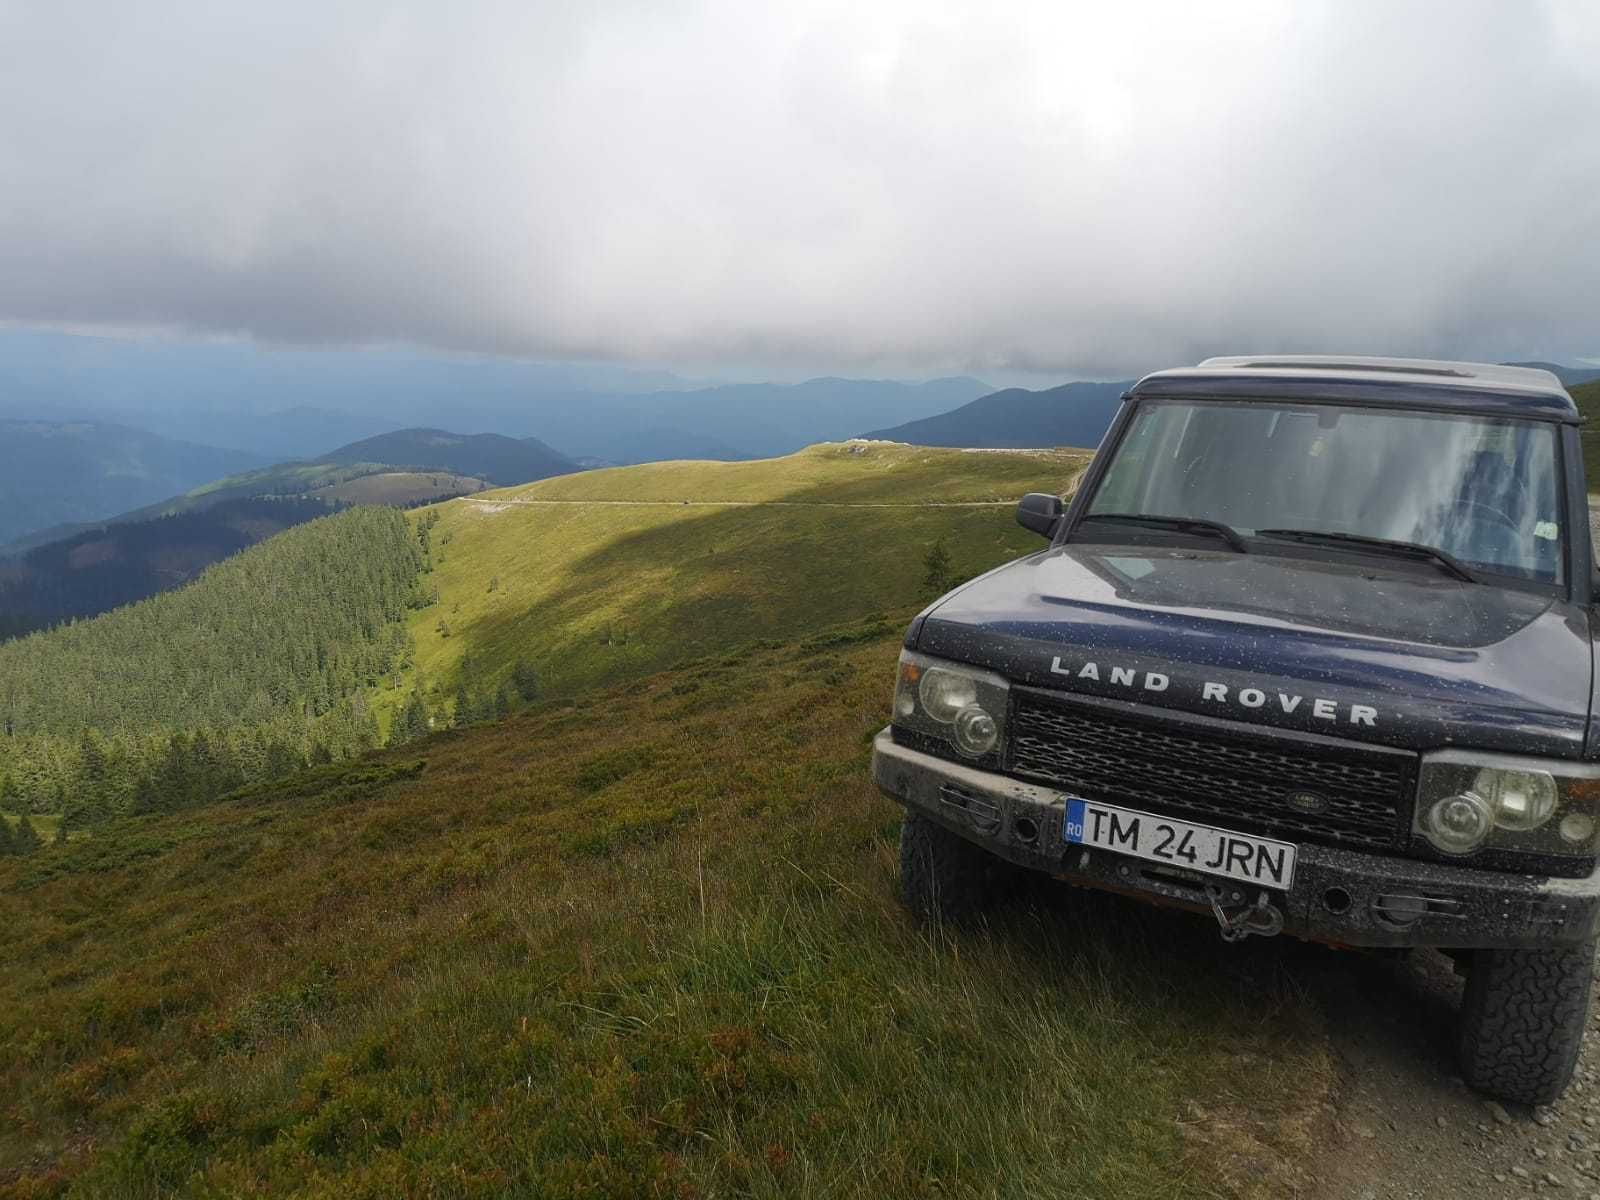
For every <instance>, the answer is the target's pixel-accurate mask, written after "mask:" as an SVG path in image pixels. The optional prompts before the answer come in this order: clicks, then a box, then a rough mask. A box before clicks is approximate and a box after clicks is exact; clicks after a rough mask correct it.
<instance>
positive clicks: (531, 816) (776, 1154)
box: [0, 613, 1332, 1200]
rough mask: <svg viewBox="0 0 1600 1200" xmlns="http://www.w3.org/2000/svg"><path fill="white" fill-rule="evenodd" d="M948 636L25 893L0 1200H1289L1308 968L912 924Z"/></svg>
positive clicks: (881, 646) (701, 694)
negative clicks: (912, 808)
mask: <svg viewBox="0 0 1600 1200" xmlns="http://www.w3.org/2000/svg"><path fill="white" fill-rule="evenodd" d="M905 615H906V614H905V613H899V614H896V615H895V617H894V619H893V620H891V621H887V622H884V623H883V624H882V625H880V626H876V627H874V626H868V627H865V628H863V627H857V628H854V629H850V630H846V631H844V632H843V635H842V636H836V637H827V636H824V637H818V638H815V639H813V640H812V641H811V642H810V643H809V644H797V645H780V646H770V647H767V648H762V649H751V650H746V651H743V652H739V653H736V654H730V655H724V656H722V657H720V658H717V659H712V660H705V661H701V662H699V663H696V664H692V665H689V666H686V667H684V668H682V669H680V670H678V671H676V672H672V673H667V674H663V675H659V676H656V677H652V678H650V679H648V680H646V681H644V682H642V683H634V684H629V685H626V686H622V687H618V688H616V689H614V690H612V691H609V692H602V693H589V694H586V695H585V696H584V697H582V698H580V699H578V700H577V701H574V702H553V703H550V704H546V705H544V706H542V707H541V708H540V709H539V710H538V711H535V712H533V713H530V714H527V715H524V716H520V717H518V718H515V719H513V720H511V721H508V722H505V723H502V724H499V725H494V726H482V727H476V728H472V729H468V730H464V731H457V732H453V733H450V734H445V735H440V736H436V737H434V738H432V739H429V740H428V741H425V742H423V743H421V744H414V745H412V746H408V747H407V748H406V753H405V754H404V755H398V754H397V755H391V756H388V757H380V758H378V759H375V760H372V761H370V762H367V763H364V764H360V765H357V766H353V767H351V766H346V767H337V768H324V769H322V770H320V771H317V772H312V773H309V774H307V775H305V776H301V777H298V778H296V779H293V780H290V781H287V782H285V783H283V784H280V785H273V786H270V787H262V788H257V789H254V790H252V791H251V792H249V793H248V794H241V795H239V796H237V797H234V798H232V799H229V800H227V801H225V802H223V803H220V804H218V805H215V806H212V807H209V808H206V809H202V810H197V811H195V812H191V813H188V814H184V815H181V816H175V817H167V818H151V819H147V820H144V821H142V822H133V823H130V824H129V827H128V828H126V829H122V830H116V831H113V833H114V836H113V835H107V836H105V837H97V838H96V839H94V840H92V841H83V842H75V843H73V844H71V845H69V846H67V847H63V848H58V849H52V850H50V851H48V852H47V853H46V854H44V855H43V856H41V857H39V858H38V859H35V860H26V861H22V862H18V861H15V860H7V861H5V862H4V863H3V864H0V928H3V929H5V930H6V935H5V936H6V959H7V971H6V972H5V973H4V975H3V976H0V1047H3V1049H0V1097H3V1098H4V1110H3V1111H4V1113H5V1115H6V1120H5V1122H4V1124H3V1125H0V1196H4V1197H7V1198H8V1200H9V1198H18V1197H24V1196H27V1197H36V1196H63V1195H72V1196H86V1197H119V1198H120V1197H155V1196H170V1195H181V1196H232V1195H245V1194H263V1195H267V1194H270V1195H285V1194H294V1195H303V1196H328V1197H332V1196H339V1197H351V1196H356V1197H360V1196H371V1197H378V1196H383V1197H394V1196H463V1197H468V1196H470V1197H479V1196H482V1197H513V1196H515V1197H522V1196H541V1195H551V1196H567V1195H588V1196H619V1197H620V1196H674V1197H677V1196H706V1197H710V1196H759V1197H765V1196H772V1197H777V1196H785V1197H788V1196H817V1197H822V1196H872V1197H908V1198H909V1197H926V1196H933V1195H950V1196H995V1197H1010V1196H1017V1197H1021V1196H1082V1197H1179V1196H1182V1197H1207V1196H1229V1195H1240V1194H1251V1193H1252V1192H1254V1193H1255V1194H1261V1195H1267V1194H1277V1191H1276V1189H1278V1188H1279V1187H1281V1186H1282V1185H1283V1183H1284V1181H1285V1180H1286V1179H1289V1178H1290V1177H1291V1176H1292V1170H1293V1168H1292V1162H1293V1160H1294V1159H1295V1158H1296V1157H1297V1156H1298V1155H1300V1154H1301V1153H1303V1151H1304V1149H1305V1147H1306V1144H1307V1136H1308V1135H1307V1132H1306V1131H1307V1129H1308V1127H1309V1117H1310V1115H1311V1114H1314V1113H1315V1112H1316V1111H1318V1108H1317V1106H1318V1105H1319V1104H1321V1103H1322V1102H1323V1100H1324V1099H1325V1097H1326V1094H1327V1091H1328V1088H1329V1086H1330V1082H1331V1077H1332V1069H1331V1064H1330V1060H1329V1057H1328V1054H1327V1051H1326V1048H1325V1042H1324V1041H1323V1039H1322V1038H1321V1037H1320V1034H1319V1031H1318V1029H1317V1028H1316V1027H1315V1025H1314V1024H1312V1023H1308V1022H1309V1018H1308V1017H1307V1016H1305V1011H1306V1010H1305V1007H1304V1006H1302V1005H1300V1004H1298V1003H1296V998H1295V997H1294V995H1293V993H1292V990H1290V988H1289V986H1288V985H1287V984H1286V983H1285V982H1284V978H1283V977H1282V976H1281V975H1280V973H1279V971H1278V969H1277V967H1276V965H1275V964H1276V962H1277V959H1276V958H1274V957H1273V956H1270V955H1266V954H1260V953H1246V954H1242V955H1241V954H1239V953H1238V952H1236V951H1226V952H1225V951H1223V950H1222V949H1221V948H1220V947H1219V945H1218V943H1217V942H1216V940H1215V935H1214V931H1211V930H1209V929H1207V928H1206V927H1205V925H1204V924H1203V923H1201V922H1198V921H1195V920H1191V919H1189V918H1184V917H1169V916H1162V915H1160V914H1153V913H1145V912H1143V911H1142V910H1137V909H1134V908H1131V907H1128V906H1124V905H1121V904H1119V903H1117V902H1114V901H1104V900H1096V899H1093V898H1091V897H1088V896H1085V895H1080V894H1077V893H1067V892H1065V891H1064V890H1063V889H1061V888H1060V887H1058V886H1057V885H1055V884H1053V883H1050V882H1049V881H1044V882H1043V883H1042V884H1041V887H1040V888H1039V889H1038V890H1036V892H1035V894H1033V895H1032V896H1031V897H1029V898H1025V899H1024V900H1023V901H1021V902H1019V903H1018V904H1017V905H1016V906H1015V907H1013V908H1011V909H1008V910H1005V911H1003V912H1000V913H998V914H997V915H996V917H995V919H994V921H993V922H992V924H991V925H990V926H989V927H988V928H987V929H983V930H979V931H976V932H968V933H956V932H954V931H951V930H946V929H940V928H933V929H929V928H924V927H919V926H917V925H915V924H914V923H912V922H911V921H910V920H909V919H908V918H907V917H906V916H905V915H904V913H903V912H902V910H901V908H900V906H899V904H898V902H897V901H896V898H895V886H896V879H895V875H896V856H895V850H894V838H895V834H896V830H897V827H898V813H897V811H896V809H895V808H894V807H893V806H892V805H890V804H888V803H887V802H885V801H884V800H882V799H881V798H880V797H879V796H878V795H877V794H876V793H875V792H874V790H873V788H872V787H871V785H870V784H869V782H868V780H867V775H866V767H867V757H868V745H869V739H870V736H871V733H872V732H873V730H874V729H875V728H876V727H877V726H878V725H879V723H880V722H881V720H882V717H883V712H884V708H885V704H886V702H887V687H888V680H889V676H890V673H891V671H892V665H893V662H894V657H895V653H896V640H897V639H896V636H895V635H896V634H897V632H898V627H899V625H900V624H901V619H902V617H903V616H905ZM1197 1106H1198V1107H1197ZM1197 1112H1198V1113H1201V1114H1203V1115H1199V1116H1197V1115H1196V1114H1197Z"/></svg>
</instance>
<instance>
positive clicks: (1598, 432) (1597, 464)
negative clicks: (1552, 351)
mask: <svg viewBox="0 0 1600 1200" xmlns="http://www.w3.org/2000/svg"><path fill="white" fill-rule="evenodd" d="M1567 390H1568V391H1569V392H1571V393H1572V398H1573V399H1574V400H1576V401H1577V402H1578V411H1579V412H1581V413H1582V414H1583V416H1584V420H1585V422H1586V424H1585V425H1584V426H1583V432H1582V433H1581V434H1580V435H1579V436H1580V437H1581V439H1582V441H1583V469H1584V474H1585V476H1586V477H1587V478H1588V481H1589V490H1590V491H1591V492H1600V379H1596V380H1594V381H1592V382H1590V383H1583V384H1579V385H1578V386H1577V387H1573V388H1568V389H1567Z"/></svg>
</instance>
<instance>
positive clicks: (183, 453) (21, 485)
mask: <svg viewBox="0 0 1600 1200" xmlns="http://www.w3.org/2000/svg"><path fill="white" fill-rule="evenodd" d="M263 462H264V460H263V459H262V458H261V457H260V456H259V455H256V454H250V453H247V452H245V451H242V450H219V449H218V448H216V447H215V446H199V445H195V444H194V443H192V442H180V441H175V440H173V439H171V438H164V437H158V436H157V435H155V434H152V433H146V432H144V431H143V430H140V429H130V428H128V427H126V426H123V425H108V424H104V423H102V422H91V421H7V420H0V545H3V544H5V543H7V542H10V541H11V540H13V539H14V538H20V537H22V536H23V535H25V534H28V533H32V532H34V531H36V530H41V529H48V528H51V527H52V526H56V525H66V524H75V523H80V522H85V521H98V520H101V519H104V518H106V517H112V516H116V515H117V514H118V513H123V512H127V511H128V510H129V509H134V508H139V507H141V506H143V505H146V504H151V503H154V502H155V501H157V500H161V499H164V498H166V497H167V496H171V495H173V494H174V493H176V492H184V491H187V490H189V489H190V488H192V487H197V486H199V485H200V484H202V483H208V482H209V481H211V480H213V479H217V478H219V477H221V476H223V475H232V474H234V473H235V472H238V471H247V470H249V469H251V468H252V467H259V466H261V465H262V463H263Z"/></svg>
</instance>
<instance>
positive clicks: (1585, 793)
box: [1413, 750, 1600, 856]
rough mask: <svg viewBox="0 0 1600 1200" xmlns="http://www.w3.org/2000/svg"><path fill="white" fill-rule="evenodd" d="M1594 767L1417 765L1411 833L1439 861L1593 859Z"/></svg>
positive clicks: (1476, 761) (1598, 780)
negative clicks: (1507, 853)
mask: <svg viewBox="0 0 1600 1200" xmlns="http://www.w3.org/2000/svg"><path fill="white" fill-rule="evenodd" d="M1597 817H1600V766H1595V765H1593V764H1589V763H1568V762H1560V761H1557V760H1553V759H1536V758H1517V757H1513V756H1511V755H1499V754H1474V753H1472V752H1471V751H1467V750H1445V751H1441V752H1439V753H1437V754H1426V755H1423V758H1422V776H1421V779H1420V781H1419V783H1418V787H1417V811H1416V817H1415V819H1414V821H1413V828H1414V829H1415V830H1416V832H1417V833H1420V834H1421V835H1422V836H1423V837H1425V838H1427V839H1428V841H1430V842H1431V843H1433V845H1434V846H1436V847H1438V848H1439V849H1440V850H1443V851H1444V852H1445V853H1446V854H1470V853H1471V852H1472V851H1474V850H1477V849H1480V848H1483V847H1489V848H1493V849H1497V850H1523V851H1527V852H1529V853H1533V854H1565V855H1585V856H1592V855H1594V854H1595V853H1596V849H1597V847H1596V841H1595V833H1596V827H1597Z"/></svg>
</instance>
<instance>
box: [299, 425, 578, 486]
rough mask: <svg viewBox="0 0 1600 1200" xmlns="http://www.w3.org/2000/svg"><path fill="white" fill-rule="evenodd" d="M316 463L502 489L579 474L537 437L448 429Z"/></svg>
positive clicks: (366, 444)
mask: <svg viewBox="0 0 1600 1200" xmlns="http://www.w3.org/2000/svg"><path fill="white" fill-rule="evenodd" d="M315 461H316V462H318V463H327V464H330V465H333V466H344V467H352V466H357V465H359V464H361V463H382V464H385V465H387V466H389V467H392V468H394V469H396V470H401V471H406V470H411V471H452V472H454V473H456V474H458V475H467V476H475V477H477V478H480V479H484V480H487V481H488V482H489V483H492V484H495V485H496V486H499V487H505V486H508V485H510V484H515V483H531V482H532V481H533V480H535V479H548V478H549V477H550V476H551V475H565V474H567V473H568V472H569V471H576V470H579V469H580V468H579V466H578V464H577V463H575V462H574V461H573V460H572V459H570V458H568V457H567V456H566V455H565V454H562V453H561V452H560V451H558V450H553V449H551V448H550V447H549V446H547V445H545V444H544V443H543V442H542V441H540V440H539V439H538V438H531V437H530V438H509V437H505V436H504V435H502V434H498V433H471V434H461V433H450V432H447V431H446V430H443V429H400V430H396V431H395V432H394V433H383V434H379V435H378V436H376V437H370V438H363V439H362V440H361V441H359V442H352V443H350V444H349V445H348V446H340V447H339V448H338V449H337V450H333V451H330V452H329V453H327V454H324V455H323V456H322V457H321V458H318V459H316V460H315Z"/></svg>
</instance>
